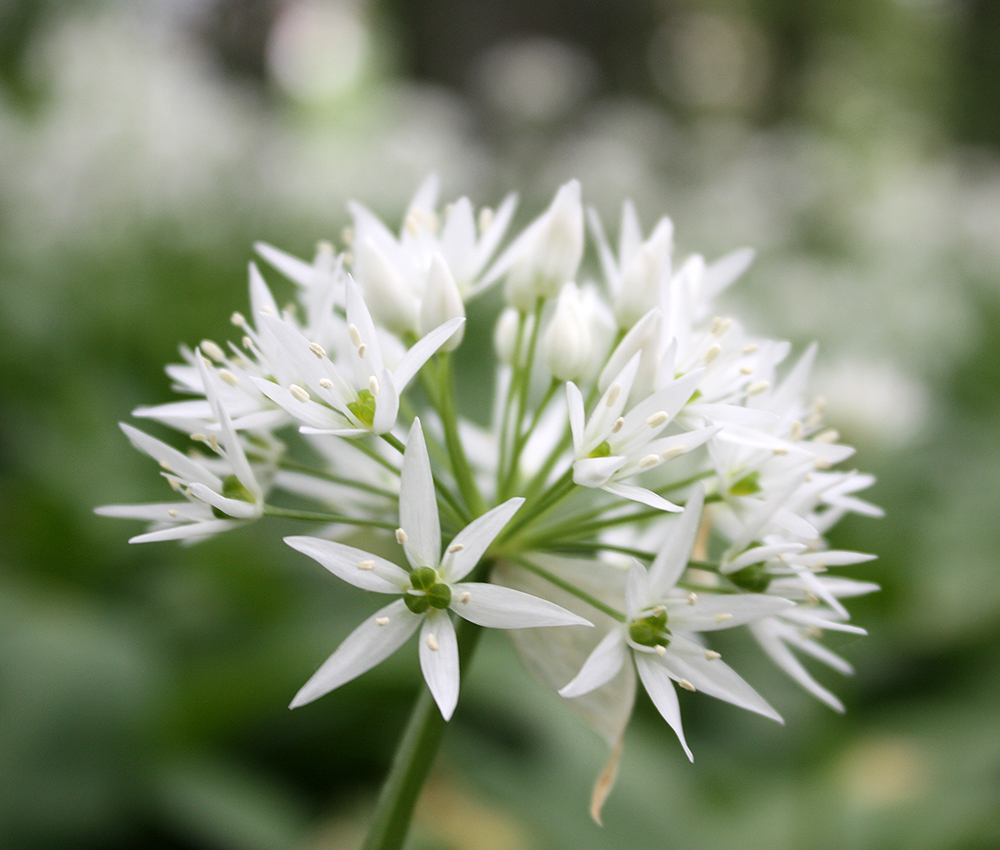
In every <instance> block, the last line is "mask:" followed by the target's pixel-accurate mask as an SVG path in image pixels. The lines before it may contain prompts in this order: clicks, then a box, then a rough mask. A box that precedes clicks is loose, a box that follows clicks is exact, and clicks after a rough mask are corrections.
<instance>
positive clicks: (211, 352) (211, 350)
mask: <svg viewBox="0 0 1000 850" xmlns="http://www.w3.org/2000/svg"><path fill="white" fill-rule="evenodd" d="M201 350H202V352H204V353H205V354H207V355H208V356H209V357H211V358H212V359H213V360H214V361H215V362H216V363H221V362H222V361H223V360H225V359H226V355H225V354H223V353H222V349H221V348H219V346H217V345H216V344H215V343H214V342H212V340H210V339H203V340H202V341H201Z"/></svg>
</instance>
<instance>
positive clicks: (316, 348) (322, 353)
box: [309, 342, 326, 357]
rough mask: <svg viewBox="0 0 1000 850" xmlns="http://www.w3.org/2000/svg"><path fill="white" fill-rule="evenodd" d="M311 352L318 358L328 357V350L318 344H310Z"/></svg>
mask: <svg viewBox="0 0 1000 850" xmlns="http://www.w3.org/2000/svg"><path fill="white" fill-rule="evenodd" d="M309 350H310V351H311V352H312V353H313V354H315V355H316V356H317V357H326V349H325V348H323V346H322V345H320V344H319V343H318V342H310V343H309Z"/></svg>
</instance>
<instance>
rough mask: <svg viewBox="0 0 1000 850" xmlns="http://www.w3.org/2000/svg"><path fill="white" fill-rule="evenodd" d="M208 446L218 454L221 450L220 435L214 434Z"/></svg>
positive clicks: (209, 439)
mask: <svg viewBox="0 0 1000 850" xmlns="http://www.w3.org/2000/svg"><path fill="white" fill-rule="evenodd" d="M208 444H209V445H210V446H211V447H212V451H213V452H217V451H218V450H219V435H218V434H212V436H211V437H209V438H208Z"/></svg>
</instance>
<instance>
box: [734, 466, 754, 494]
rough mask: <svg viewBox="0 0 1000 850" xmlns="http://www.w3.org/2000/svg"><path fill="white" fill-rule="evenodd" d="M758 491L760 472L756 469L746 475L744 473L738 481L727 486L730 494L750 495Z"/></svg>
mask: <svg viewBox="0 0 1000 850" xmlns="http://www.w3.org/2000/svg"><path fill="white" fill-rule="evenodd" d="M759 492H760V473H759V472H757V471H756V470H755V471H754V472H751V473H750V474H748V475H744V476H743V477H742V478H741V479H740V480H739V481H737V482H736V483H735V484H733V485H732V487H730V488H729V495H731V496H752V495H753V494H754V493H759Z"/></svg>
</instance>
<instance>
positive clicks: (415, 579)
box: [403, 567, 451, 614]
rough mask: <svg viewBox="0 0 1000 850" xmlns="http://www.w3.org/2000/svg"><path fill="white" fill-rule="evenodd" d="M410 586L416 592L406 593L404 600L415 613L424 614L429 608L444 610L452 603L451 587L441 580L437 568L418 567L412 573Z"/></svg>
mask: <svg viewBox="0 0 1000 850" xmlns="http://www.w3.org/2000/svg"><path fill="white" fill-rule="evenodd" d="M410 586H411V587H412V588H413V590H414V591H416V592H415V593H410V592H407V593H404V594H403V602H405V603H406V607H407V608H409V609H410V610H411V611H412V612H413V613H414V614H423V613H426V611H427V610H428V609H429V608H437V609H438V610H439V611H443V610H444V609H445V608H447V607H448V605H450V604H451V588H450V587H448V585H447V584H445V583H444V582H442V581H441V576H440V575H439V574H438V571H437V570H434V569H431V568H430V567H418V568H417V569H415V570H413V572H411V573H410Z"/></svg>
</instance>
